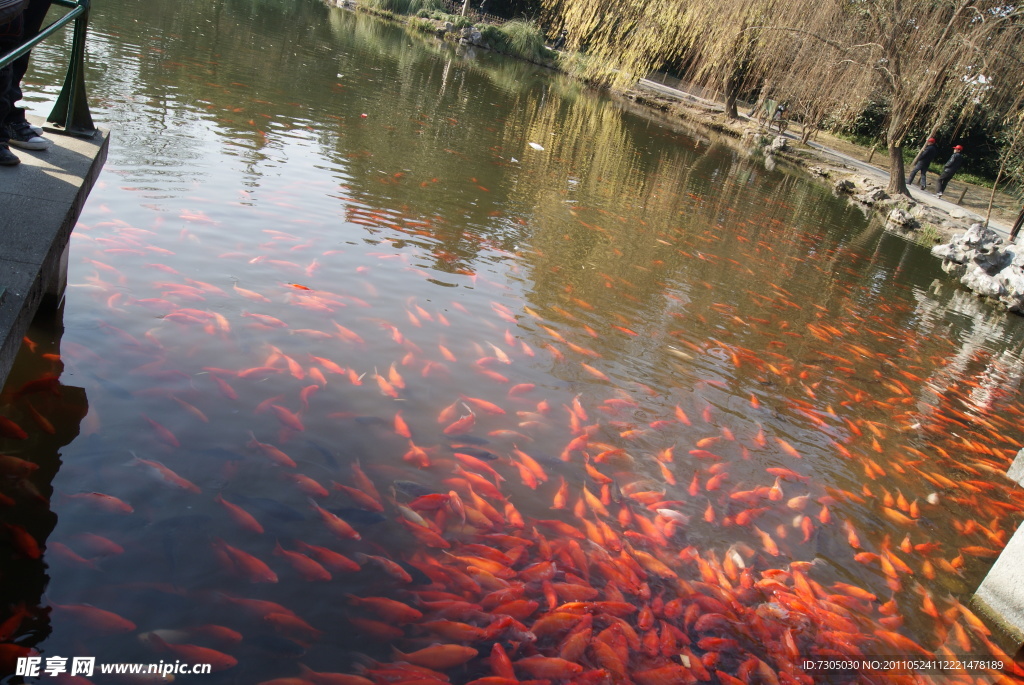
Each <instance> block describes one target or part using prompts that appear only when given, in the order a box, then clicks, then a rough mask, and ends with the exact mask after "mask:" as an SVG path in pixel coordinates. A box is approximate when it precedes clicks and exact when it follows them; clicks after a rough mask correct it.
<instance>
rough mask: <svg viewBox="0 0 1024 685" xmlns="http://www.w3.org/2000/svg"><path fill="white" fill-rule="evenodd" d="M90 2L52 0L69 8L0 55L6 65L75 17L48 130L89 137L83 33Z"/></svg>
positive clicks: (92, 127)
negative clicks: (67, 57)
mask: <svg viewBox="0 0 1024 685" xmlns="http://www.w3.org/2000/svg"><path fill="white" fill-rule="evenodd" d="M89 2H90V0H53V4H54V5H60V6H61V7H68V8H70V9H71V11H70V12H68V13H67V14H65V15H64V16H63V17H61V18H60V19H58V20H56V21H55V22H53V23H52V24H50V25H49V26H47V27H46V28H45V29H43V30H42V31H40V32H39V35H37V36H36V37H35V38H33V39H32V40H27V41H25V42H24V43H22V44H21V45H19V46H18V47H17V48H15V49H14V50H11V51H10V52H8V53H7V54H6V55H0V67H4V66H7V65H8V64H10V63H11V62H13V61H14V60H16V59H18V58H19V57H21V56H22V55H24V54H27V53H28V52H29V51H31V50H32V48H34V47H35V46H36V45H38V44H39V43H42V42H43V41H44V40H46V39H47V38H49V37H50V36H52V35H53V34H55V33H56V32H57V31H59V30H60V29H62V28H64V26H66V25H67V24H69V23H70V22H71V21H72V20H74V22H75V29H74V34H73V36H72V43H71V59H70V60H69V61H68V73H67V76H66V77H65V78H64V87H63V88H61V91H60V95H58V96H57V102H56V103H55V104H54V106H53V111H52V112H50V116H49V117H48V121H49V122H50V123H52V124H54V126H52V127H50V129H49V130H51V131H53V132H55V133H67V134H70V135H74V136H82V137H84V138H91V137H92V136H93V134H95V133H96V126H95V125H93V123H92V114H90V113H89V101H88V100H87V99H86V97H85V37H86V31H87V28H88V26H89Z"/></svg>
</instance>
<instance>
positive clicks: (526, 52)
mask: <svg viewBox="0 0 1024 685" xmlns="http://www.w3.org/2000/svg"><path fill="white" fill-rule="evenodd" d="M476 28H477V30H478V31H480V35H482V36H483V38H484V40H485V41H487V44H488V45H490V46H491V49H492V50H496V51H498V52H503V53H505V54H506V55H512V56H514V57H520V58H522V59H529V60H539V59H544V58H545V56H546V55H547V52H548V51H547V49H546V48H545V47H544V32H543V31H541V30H540V27H539V26H537V25H536V24H535V23H533V22H532V21H523V20H521V19H514V20H512V21H507V22H505V23H504V24H502V25H501V26H493V25H491V24H477V27H476Z"/></svg>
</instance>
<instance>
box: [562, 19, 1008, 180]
mask: <svg viewBox="0 0 1024 685" xmlns="http://www.w3.org/2000/svg"><path fill="white" fill-rule="evenodd" d="M1012 1H1013V0H1011V2H1012ZM545 7H546V8H547V10H548V11H549V12H550V13H551V16H553V17H555V18H556V19H555V21H556V23H560V24H562V25H564V26H565V27H566V28H567V29H568V30H569V32H570V34H572V35H574V36H575V37H576V39H577V41H578V42H577V45H578V46H582V47H583V48H585V49H586V50H588V51H589V52H590V53H591V54H594V55H595V56H598V57H599V58H600V59H601V60H604V61H611V62H613V63H617V64H619V65H621V67H622V68H621V69H620V71H619V72H618V76H617V78H619V79H621V80H628V79H635V78H636V77H637V76H640V75H643V74H644V73H646V72H647V71H648V70H650V69H651V68H652V67H654V66H657V65H660V64H663V63H665V62H669V61H673V60H675V61H677V62H681V63H685V64H688V65H690V68H689V72H688V76H690V77H692V78H693V79H694V80H695V81H696V82H697V83H698V84H699V85H712V86H718V87H719V88H720V89H721V90H723V91H724V92H725V93H726V105H727V110H732V112H733V113H734V112H735V96H736V95H737V94H738V93H739V92H741V91H742V90H743V89H744V88H750V87H752V86H754V85H756V84H765V83H769V84H773V87H774V88H775V89H776V90H777V91H778V97H781V99H785V100H791V101H799V102H802V103H804V105H803V106H804V108H805V109H807V110H808V113H809V115H810V116H812V117H819V118H820V117H821V116H823V114H824V112H825V111H826V109H828V110H831V111H829V112H828V113H829V115H830V116H831V117H833V118H839V119H841V120H846V121H849V120H852V119H853V118H854V117H855V116H856V115H857V113H858V112H859V111H861V110H862V109H863V108H864V107H865V106H866V105H867V103H869V102H872V101H877V102H883V103H885V104H886V105H887V106H888V119H887V122H886V132H885V138H886V146H887V148H888V153H889V172H890V182H889V188H888V190H889V191H890V192H892V193H904V194H906V193H907V188H906V184H905V183H904V165H903V145H904V141H905V140H906V139H907V137H908V135H910V134H911V133H912V132H913V131H916V130H919V129H921V128H926V127H930V126H937V125H938V124H939V123H941V122H949V121H957V120H963V119H965V118H966V117H968V116H969V115H970V114H971V110H972V109H974V108H977V107H985V108H986V109H989V110H996V111H998V110H1000V108H1002V107H1005V106H1006V104H1007V103H1008V102H1009V101H1010V100H1012V99H1013V98H1014V95H1015V93H1016V92H1017V91H1018V90H1019V89H1020V87H1021V83H1022V82H1024V59H1022V58H1024V40H1022V38H1024V35H1022V28H1024V9H1022V8H1021V7H1018V6H1017V5H1014V4H1007V2H1006V1H1005V0H788V1H786V2H783V1H782V0H720V1H719V2H715V3H708V2H705V1H704V0H622V2H619V3H616V4H614V5H612V4H610V3H593V2H590V0H545ZM783 88H784V89H785V90H783ZM730 103H731V104H730ZM814 103H822V104H821V105H820V106H819V105H816V104H814Z"/></svg>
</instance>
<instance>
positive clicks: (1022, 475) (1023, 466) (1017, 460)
mask: <svg viewBox="0 0 1024 685" xmlns="http://www.w3.org/2000/svg"><path fill="white" fill-rule="evenodd" d="M1006 475H1007V476H1009V477H1010V480H1012V481H1015V482H1016V483H1017V485H1020V486H1021V487H1024V449H1022V450H1021V451H1020V452H1017V456H1016V457H1014V459H1013V463H1012V464H1010V470H1009V471H1007V472H1006Z"/></svg>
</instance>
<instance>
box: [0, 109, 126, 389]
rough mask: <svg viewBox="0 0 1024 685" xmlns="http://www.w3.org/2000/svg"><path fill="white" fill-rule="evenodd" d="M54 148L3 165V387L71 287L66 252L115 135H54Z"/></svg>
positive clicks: (0, 354)
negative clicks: (43, 309)
mask: <svg viewBox="0 0 1024 685" xmlns="http://www.w3.org/2000/svg"><path fill="white" fill-rule="evenodd" d="M33 123H36V124H40V123H41V122H39V121H38V120H37V121H33ZM46 137H47V138H49V139H50V140H52V141H53V145H52V146H51V147H50V148H49V149H47V150H41V151H33V150H20V149H17V148H12V149H11V151H12V152H14V154H16V155H17V156H18V157H20V158H21V164H20V165H18V166H16V167H0V206H2V207H3V208H4V209H3V211H2V212H0V288H6V293H5V297H4V298H3V299H2V301H0V385H2V384H3V382H4V381H5V380H6V378H7V374H8V372H9V371H10V370H11V365H12V364H13V363H14V355H15V354H16V353H17V351H18V348H19V347H20V346H21V340H22V338H23V337H24V336H25V332H26V331H27V330H28V325H29V323H30V322H31V321H32V318H33V317H34V316H35V315H36V312H37V311H38V310H39V308H40V306H41V304H43V300H44V296H46V295H49V296H52V297H53V303H52V304H53V305H56V304H57V303H58V302H59V299H60V298H61V297H62V296H63V292H64V286H65V284H66V279H67V273H66V267H67V261H66V259H65V256H66V255H65V251H66V249H67V247H68V241H69V240H70V238H71V230H72V229H73V228H74V226H75V222H76V221H78V217H79V215H80V214H81V213H82V207H84V206H85V201H86V199H87V198H88V197H89V193H90V191H91V190H92V187H93V185H94V184H95V183H96V179H97V177H98V176H99V173H100V170H101V169H102V168H103V163H104V162H105V161H106V159H107V146H108V144H109V142H110V134H109V132H107V131H103V130H100V131H98V132H97V133H96V135H95V136H93V137H92V138H90V139H84V138H75V137H73V136H64V135H55V134H52V133H51V134H49V135H47V136H46Z"/></svg>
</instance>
